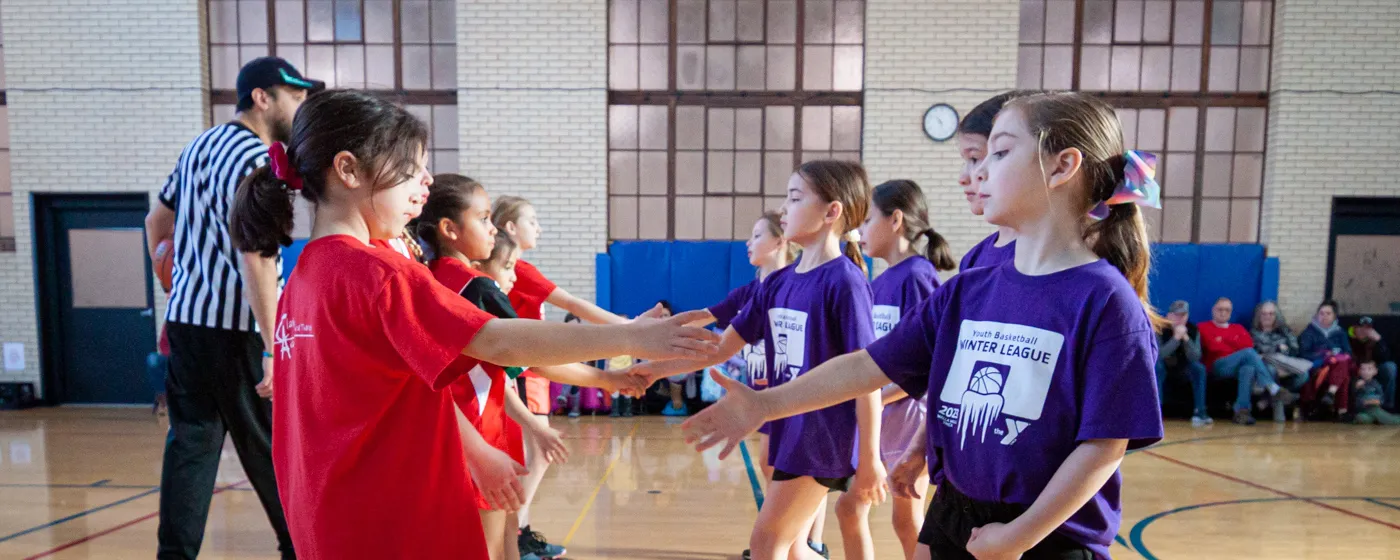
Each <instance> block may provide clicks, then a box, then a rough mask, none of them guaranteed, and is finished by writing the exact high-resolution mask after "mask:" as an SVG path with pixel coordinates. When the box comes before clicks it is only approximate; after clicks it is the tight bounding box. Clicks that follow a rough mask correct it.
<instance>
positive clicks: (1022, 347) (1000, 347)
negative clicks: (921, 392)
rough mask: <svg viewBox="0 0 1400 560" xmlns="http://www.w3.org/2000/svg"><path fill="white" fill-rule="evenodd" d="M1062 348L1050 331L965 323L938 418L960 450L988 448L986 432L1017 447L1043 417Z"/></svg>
mask: <svg viewBox="0 0 1400 560" xmlns="http://www.w3.org/2000/svg"><path fill="white" fill-rule="evenodd" d="M1064 343H1065V337H1064V335H1062V334H1060V333H1057V332H1054V331H1050V330H1046V329H1041V328H1036V327H1032V326H1028V325H1018V324H1014V323H1003V322H998V321H971V320H963V321H962V323H961V324H960V328H959V331H958V340H957V351H956V352H955V353H954V354H953V363H952V364H950V366H949V368H948V377H947V379H946V380H945V381H944V383H943V388H942V390H941V391H939V393H938V398H939V400H940V401H942V403H943V405H944V409H946V412H945V411H944V410H940V412H939V418H940V419H941V420H942V421H943V425H944V426H947V427H949V428H956V430H957V437H958V439H959V445H960V446H962V447H966V446H967V444H968V443H969V442H971V443H986V442H987V436H988V435H989V434H988V432H991V435H992V436H994V437H993V439H992V441H993V442H1000V443H1001V444H1002V445H1013V444H1015V443H1016V441H1017V438H1018V437H1021V436H1022V435H1024V434H1025V432H1026V430H1027V429H1028V428H1030V426H1031V423H1033V422H1034V421H1036V420H1039V419H1040V416H1041V414H1042V413H1043V412H1044V409H1045V403H1046V399H1047V397H1048V396H1049V394H1050V381H1051V378H1053V377H1054V375H1055V366H1056V365H1057V363H1058V362H1059V359H1060V352H1061V350H1062V349H1063V347H1064ZM1003 425H1004V426H1005V427H1002V426H1003ZM1031 433H1032V434H1033V433H1034V431H1032V432H1031ZM1031 437H1033V436H1031Z"/></svg>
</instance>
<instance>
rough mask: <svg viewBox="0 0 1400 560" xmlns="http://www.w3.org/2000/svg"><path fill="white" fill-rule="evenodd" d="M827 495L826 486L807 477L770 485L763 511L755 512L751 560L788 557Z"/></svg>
mask: <svg viewBox="0 0 1400 560" xmlns="http://www.w3.org/2000/svg"><path fill="white" fill-rule="evenodd" d="M826 492H827V488H826V487H825V486H822V485H820V484H817V482H816V481H815V480H812V478H811V477H807V476H804V477H800V478H796V479H793V480H775V481H773V482H772V483H770V484H769V485H768V496H767V497H766V498H764V501H763V509H762V510H760V511H759V512H758V521H757V522H755V523H754V526H753V533H752V534H751V535H750V536H749V550H750V551H751V554H752V557H753V559H754V560H779V559H781V558H787V555H788V553H789V550H790V549H791V548H792V545H793V543H796V542H797V540H798V538H799V537H800V536H801V533H802V529H804V528H805V527H806V525H807V521H808V520H809V519H810V518H811V516H812V511H813V510H815V509H816V508H817V507H818V505H819V504H820V503H821V499H822V497H823V496H825V495H826Z"/></svg>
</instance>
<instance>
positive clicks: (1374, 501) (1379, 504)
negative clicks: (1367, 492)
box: [1366, 498, 1400, 509]
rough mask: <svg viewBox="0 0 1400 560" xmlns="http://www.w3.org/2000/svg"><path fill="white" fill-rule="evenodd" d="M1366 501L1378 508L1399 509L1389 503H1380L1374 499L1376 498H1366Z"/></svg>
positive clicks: (1399, 507)
mask: <svg viewBox="0 0 1400 560" xmlns="http://www.w3.org/2000/svg"><path fill="white" fill-rule="evenodd" d="M1366 501H1368V502H1371V503H1373V504H1376V505H1378V506H1382V507H1388V508H1390V509H1400V506H1397V505H1395V504H1390V503H1386V502H1382V501H1380V500H1378V499H1376V498H1366Z"/></svg>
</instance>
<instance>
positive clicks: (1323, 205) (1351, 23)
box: [1261, 0, 1400, 325]
mask: <svg viewBox="0 0 1400 560" xmlns="http://www.w3.org/2000/svg"><path fill="white" fill-rule="evenodd" d="M1397 29H1400V3H1397V2H1395V1H1394V0H1339V1H1336V2H1304V1H1299V0H1280V1H1279V2H1278V7H1277V8H1276V12H1275V15H1274V45H1275V46H1276V48H1275V52H1274V57H1273V83H1272V87H1273V92H1272V93H1271V94H1270V104H1269V134H1268V150H1269V151H1268V156H1267V160H1266V161H1265V172H1264V183H1265V185H1264V209H1263V221H1262V238H1261V241H1262V242H1263V243H1265V244H1266V245H1267V246H1268V249H1269V253H1270V254H1271V255H1274V256H1277V257H1279V261H1280V266H1281V270H1280V280H1279V303H1280V305H1281V306H1282V307H1283V309H1284V312H1285V313H1287V316H1288V317H1289V318H1290V319H1292V322H1293V323H1294V324H1295V325H1303V324H1306V322H1307V318H1308V317H1310V316H1311V315H1312V312H1313V309H1314V308H1315V307H1316V305H1317V303H1318V302H1319V301H1321V300H1322V297H1323V290H1324V287H1325V283H1326V279H1327V270H1326V268H1327V238H1328V231H1329V229H1328V228H1329V223H1330V218H1331V207H1332V198H1333V197H1337V196H1400V183H1397V182H1396V179H1395V158H1396V154H1400V133H1397V132H1396V131H1397V130H1400V96H1397V95H1394V94H1393V93H1392V94H1339V93H1333V92H1326V91H1317V90H1342V91H1370V90H1390V91H1392V92H1393V91H1396V90H1400V65H1397V64H1396V61H1397V60H1400V35H1397V34H1396V30H1397ZM1290 90H1302V91H1290ZM1343 312H1345V310H1343Z"/></svg>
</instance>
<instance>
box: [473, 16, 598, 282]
mask: <svg viewBox="0 0 1400 560" xmlns="http://www.w3.org/2000/svg"><path fill="white" fill-rule="evenodd" d="M457 76H458V78H457V79H458V84H459V86H458V87H459V89H458V92H457V96H458V97H457V108H458V111H459V113H458V115H459V119H458V122H459V128H460V131H461V134H460V138H461V160H462V162H461V164H462V170H463V173H464V174H466V175H468V176H470V177H472V178H475V179H477V180H479V181H481V182H482V184H484V185H486V188H487V189H488V190H490V191H491V193H492V195H493V196H500V195H502V194H514V195H520V196H524V197H526V198H528V199H530V201H531V202H533V203H534V205H535V209H536V211H538V213H539V216H540V224H541V225H542V226H543V228H544V235H543V236H542V237H541V240H540V246H539V248H537V249H535V250H534V251H531V252H530V254H528V255H527V256H526V258H527V259H528V260H530V261H531V262H532V263H534V264H536V265H537V266H539V267H540V270H542V271H543V272H544V273H545V275H547V276H549V278H550V279H551V280H553V281H554V282H555V283H557V284H559V286H561V287H563V288H564V289H566V290H568V291H569V292H570V293H572V294H574V295H576V296H578V297H580V298H583V299H586V300H592V299H593V296H594V291H595V290H594V288H595V285H594V271H593V263H594V255H595V254H597V253H600V252H603V251H604V250H606V242H607V198H606V194H607V133H608V130H607V93H606V88H607V3H606V2H604V1H603V0H588V1H574V0H458V3H457Z"/></svg>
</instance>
